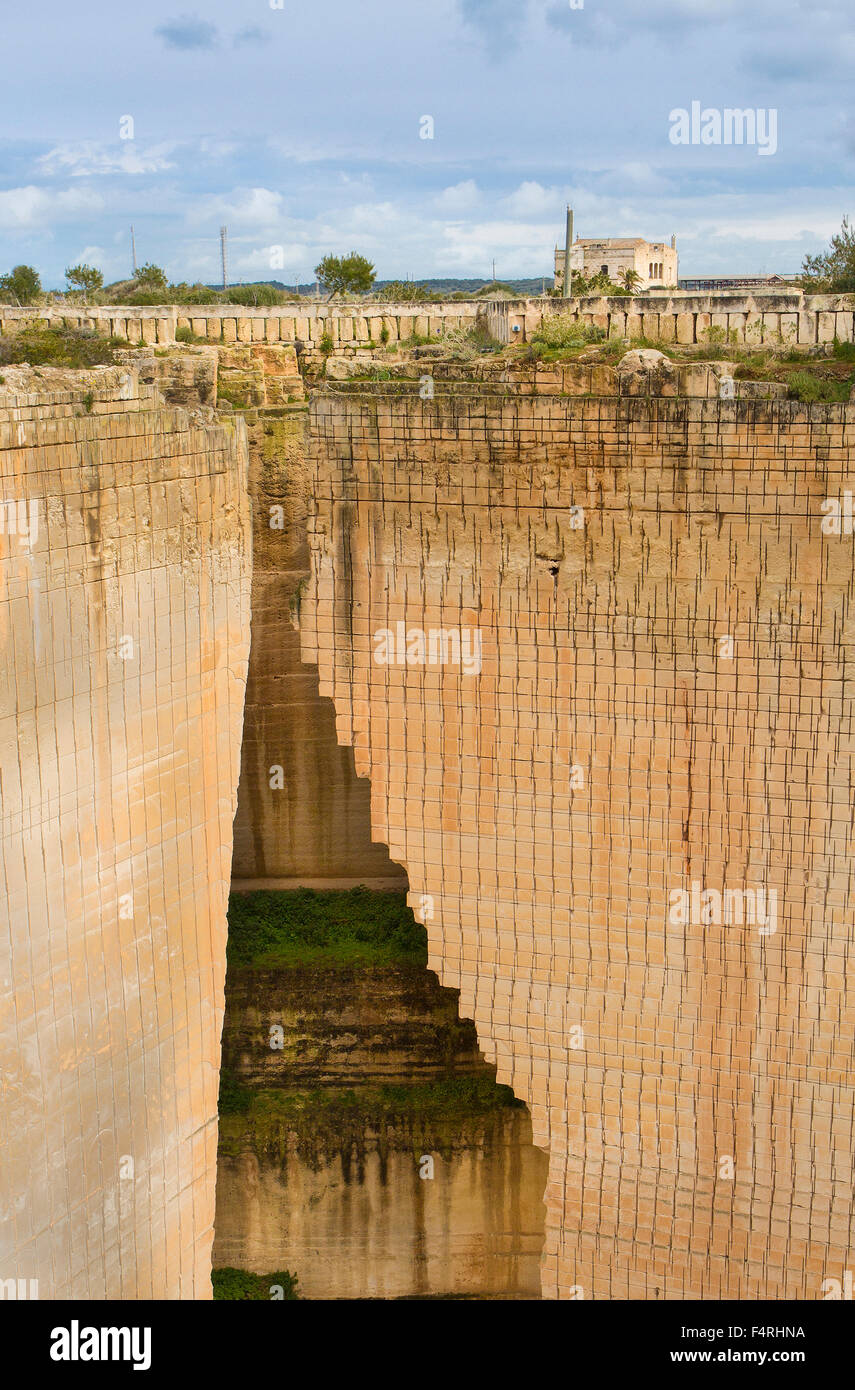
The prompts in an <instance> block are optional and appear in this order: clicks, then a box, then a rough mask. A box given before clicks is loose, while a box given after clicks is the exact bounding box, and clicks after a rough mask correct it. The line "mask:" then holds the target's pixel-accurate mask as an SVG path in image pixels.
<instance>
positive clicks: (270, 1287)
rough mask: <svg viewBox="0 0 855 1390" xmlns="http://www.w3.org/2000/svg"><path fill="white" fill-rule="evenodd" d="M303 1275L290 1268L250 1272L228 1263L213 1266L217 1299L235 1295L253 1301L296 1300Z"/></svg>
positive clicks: (213, 1281)
mask: <svg viewBox="0 0 855 1390" xmlns="http://www.w3.org/2000/svg"><path fill="white" fill-rule="evenodd" d="M299 1282H300V1281H299V1279H298V1278H297V1275H296V1274H292V1273H291V1271H290V1270H288V1269H279V1270H277V1271H276V1272H275V1273H274V1274H250V1272H249V1270H248V1269H233V1268H232V1267H231V1266H230V1265H224V1266H223V1267H222V1268H221V1269H212V1270H211V1284H212V1285H213V1289H214V1300H215V1301H217V1300H219V1299H231V1300H233V1301H237V1300H238V1299H240V1300H243V1301H249V1302H253V1303H270V1302H282V1301H284V1300H286V1299H288V1300H289V1301H292V1302H293V1301H294V1300H295V1299H298V1298H299V1297H300V1295H299V1294H298V1293H297V1285H298V1283H299Z"/></svg>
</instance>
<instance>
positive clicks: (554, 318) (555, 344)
mask: <svg viewBox="0 0 855 1390" xmlns="http://www.w3.org/2000/svg"><path fill="white" fill-rule="evenodd" d="M605 338H606V332H605V329H603V328H599V327H598V326H597V325H596V324H588V323H581V322H580V321H579V320H578V319H573V318H571V317H570V315H569V314H550V315H548V316H547V317H546V318H544V320H543V323H542V324H541V326H540V328H539V329H538V330H537V332H536V333H535V334H534V337H533V338H532V344H533V345H534V346H537V345H540V346H541V347H544V348H573V347H584V346H585V345H586V344H587V343H602V342H604V341H605Z"/></svg>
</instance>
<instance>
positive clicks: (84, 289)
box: [65, 265, 104, 304]
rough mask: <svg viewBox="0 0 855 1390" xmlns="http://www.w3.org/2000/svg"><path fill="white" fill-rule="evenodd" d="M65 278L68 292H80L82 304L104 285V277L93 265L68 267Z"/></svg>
mask: <svg viewBox="0 0 855 1390" xmlns="http://www.w3.org/2000/svg"><path fill="white" fill-rule="evenodd" d="M65 278H66V280H67V281H68V287H69V289H70V290H79V291H80V292H81V294H82V295H83V302H84V304H85V303H86V302H87V301H88V299H89V296H90V294H96V293H97V292H98V290H100V289H102V288H103V285H104V276H103V275H102V274H101V272H100V270H96V269H95V267H94V265H70V266H69V267H68V269H67V270H66V272H65Z"/></svg>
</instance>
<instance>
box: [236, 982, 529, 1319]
mask: <svg viewBox="0 0 855 1390" xmlns="http://www.w3.org/2000/svg"><path fill="white" fill-rule="evenodd" d="M226 994H227V1008H226V1019H225V1024H224V1029H223V1065H224V1067H226V1068H227V1069H228V1070H229V1073H230V1074H231V1075H234V1076H235V1077H236V1078H237V1079H238V1080H239V1082H240V1084H242V1085H243V1086H245V1087H247V1088H248V1089H249V1092H250V1094H251V1095H254V1094H257V1092H258V1090H259V1088H263V1090H264V1094H265V1097H269V1098H271V1099H273V1100H274V1101H275V1100H277V1099H278V1098H280V1097H282V1098H283V1099H284V1100H285V1101H286V1102H288V1103H289V1104H286V1105H285V1106H283V1107H282V1109H281V1111H280V1112H274V1114H275V1118H272V1119H270V1118H269V1111H267V1110H262V1111H261V1112H260V1113H259V1114H255V1113H253V1112H250V1113H248V1114H230V1115H226V1116H224V1117H223V1121H222V1124H221V1144H220V1158H219V1165H218V1173H217V1233H216V1240H215V1242H214V1264H215V1266H220V1265H237V1266H238V1267H240V1268H243V1269H246V1268H249V1269H252V1270H255V1271H256V1272H257V1273H260V1274H264V1273H269V1272H270V1271H272V1270H277V1269H285V1268H287V1269H290V1270H293V1271H294V1272H296V1273H297V1275H298V1277H299V1279H300V1292H301V1296H303V1297H308V1298H366V1297H369V1298H370V1297H374V1298H406V1297H414V1296H418V1295H434V1296H442V1295H445V1296H449V1295H460V1294H468V1295H470V1296H475V1297H482V1298H502V1297H504V1298H526V1297H528V1298H539V1297H540V1268H539V1265H540V1252H541V1248H542V1245H543V1234H544V1231H543V1217H544V1209H543V1191H544V1187H545V1185H546V1176H547V1160H546V1157H545V1155H544V1154H543V1153H542V1152H541V1151H540V1150H539V1149H536V1148H535V1147H534V1145H533V1144H532V1142H531V1121H530V1119H529V1116H528V1114H527V1112H526V1111H525V1109H524V1108H523V1107H522V1106H520V1105H518V1104H516V1105H514V1104H511V1105H508V1104H507V1101H506V1100H505V1098H503V1097H501V1096H500V1095H499V1094H498V1093H497V1092H496V1088H495V1085H494V1078H495V1073H494V1071H493V1069H492V1068H491V1067H488V1066H487V1064H486V1063H485V1062H484V1060H483V1058H482V1057H481V1056H480V1054H479V1052H478V1047H477V1041H476V1037H475V1029H474V1027H473V1025H472V1024H471V1022H468V1021H464V1020H461V1019H460V1018H459V1016H458V1007H457V1004H458V1001H457V996H456V994H455V993H454V991H452V990H448V989H442V988H441V987H440V985H439V983H438V981H437V979H436V976H435V975H434V974H433V973H432V972H431V971H428V970H425V969H424V967H423V966H421V965H396V966H387V967H365V966H361V967H355V968H350V967H333V968H330V967H326V968H324V967H322V966H311V967H308V966H297V967H291V968H285V969H282V968H280V969H247V970H230V972H229V981H228V984H227V991H226ZM272 1020H276V1022H277V1023H279V1025H280V1026H281V1027H282V1028H283V1030H284V1045H283V1047H282V1049H281V1050H272V1049H271V1048H270V1046H269V1028H270V1023H271V1021H272ZM473 1082H474V1083H476V1086H477V1089H475V1090H473V1091H471V1092H468V1091H467V1089H466V1085H467V1083H473ZM447 1083H450V1085H449V1084H447ZM389 1086H394V1087H396V1088H398V1091H397V1093H396V1098H395V1099H394V1100H391V1101H389V1100H386V1099H384V1094H388V1093H384V1090H383V1088H384V1087H389ZM437 1092H438V1094H437ZM491 1093H492V1094H491ZM485 1101H487V1104H486V1105H485V1104H484V1102H485ZM423 1156H427V1157H429V1158H430V1159H431V1160H432V1162H433V1164H434V1177H433V1178H432V1179H429V1180H424V1179H423V1178H421V1177H420V1176H419V1173H420V1167H421V1160H422V1157H423Z"/></svg>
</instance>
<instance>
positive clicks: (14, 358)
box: [0, 325, 128, 367]
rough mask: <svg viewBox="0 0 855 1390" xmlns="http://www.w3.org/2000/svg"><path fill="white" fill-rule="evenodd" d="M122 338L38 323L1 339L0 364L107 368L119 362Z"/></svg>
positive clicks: (7, 365) (122, 346)
mask: <svg viewBox="0 0 855 1390" xmlns="http://www.w3.org/2000/svg"><path fill="white" fill-rule="evenodd" d="M127 346H128V344H127V343H126V342H124V341H123V339H121V338H105V337H102V336H101V334H99V333H87V332H83V331H78V330H76V329H72V328H46V327H38V326H36V325H34V326H32V327H28V328H25V329H23V330H22V331H21V332H20V333H11V334H9V336H8V337H4V338H2V339H0V366H4V367H11V366H16V365H21V366H24V365H29V366H31V367H104V366H111V365H112V364H113V363H114V362H115V358H116V348H120V347H121V348H127Z"/></svg>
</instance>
